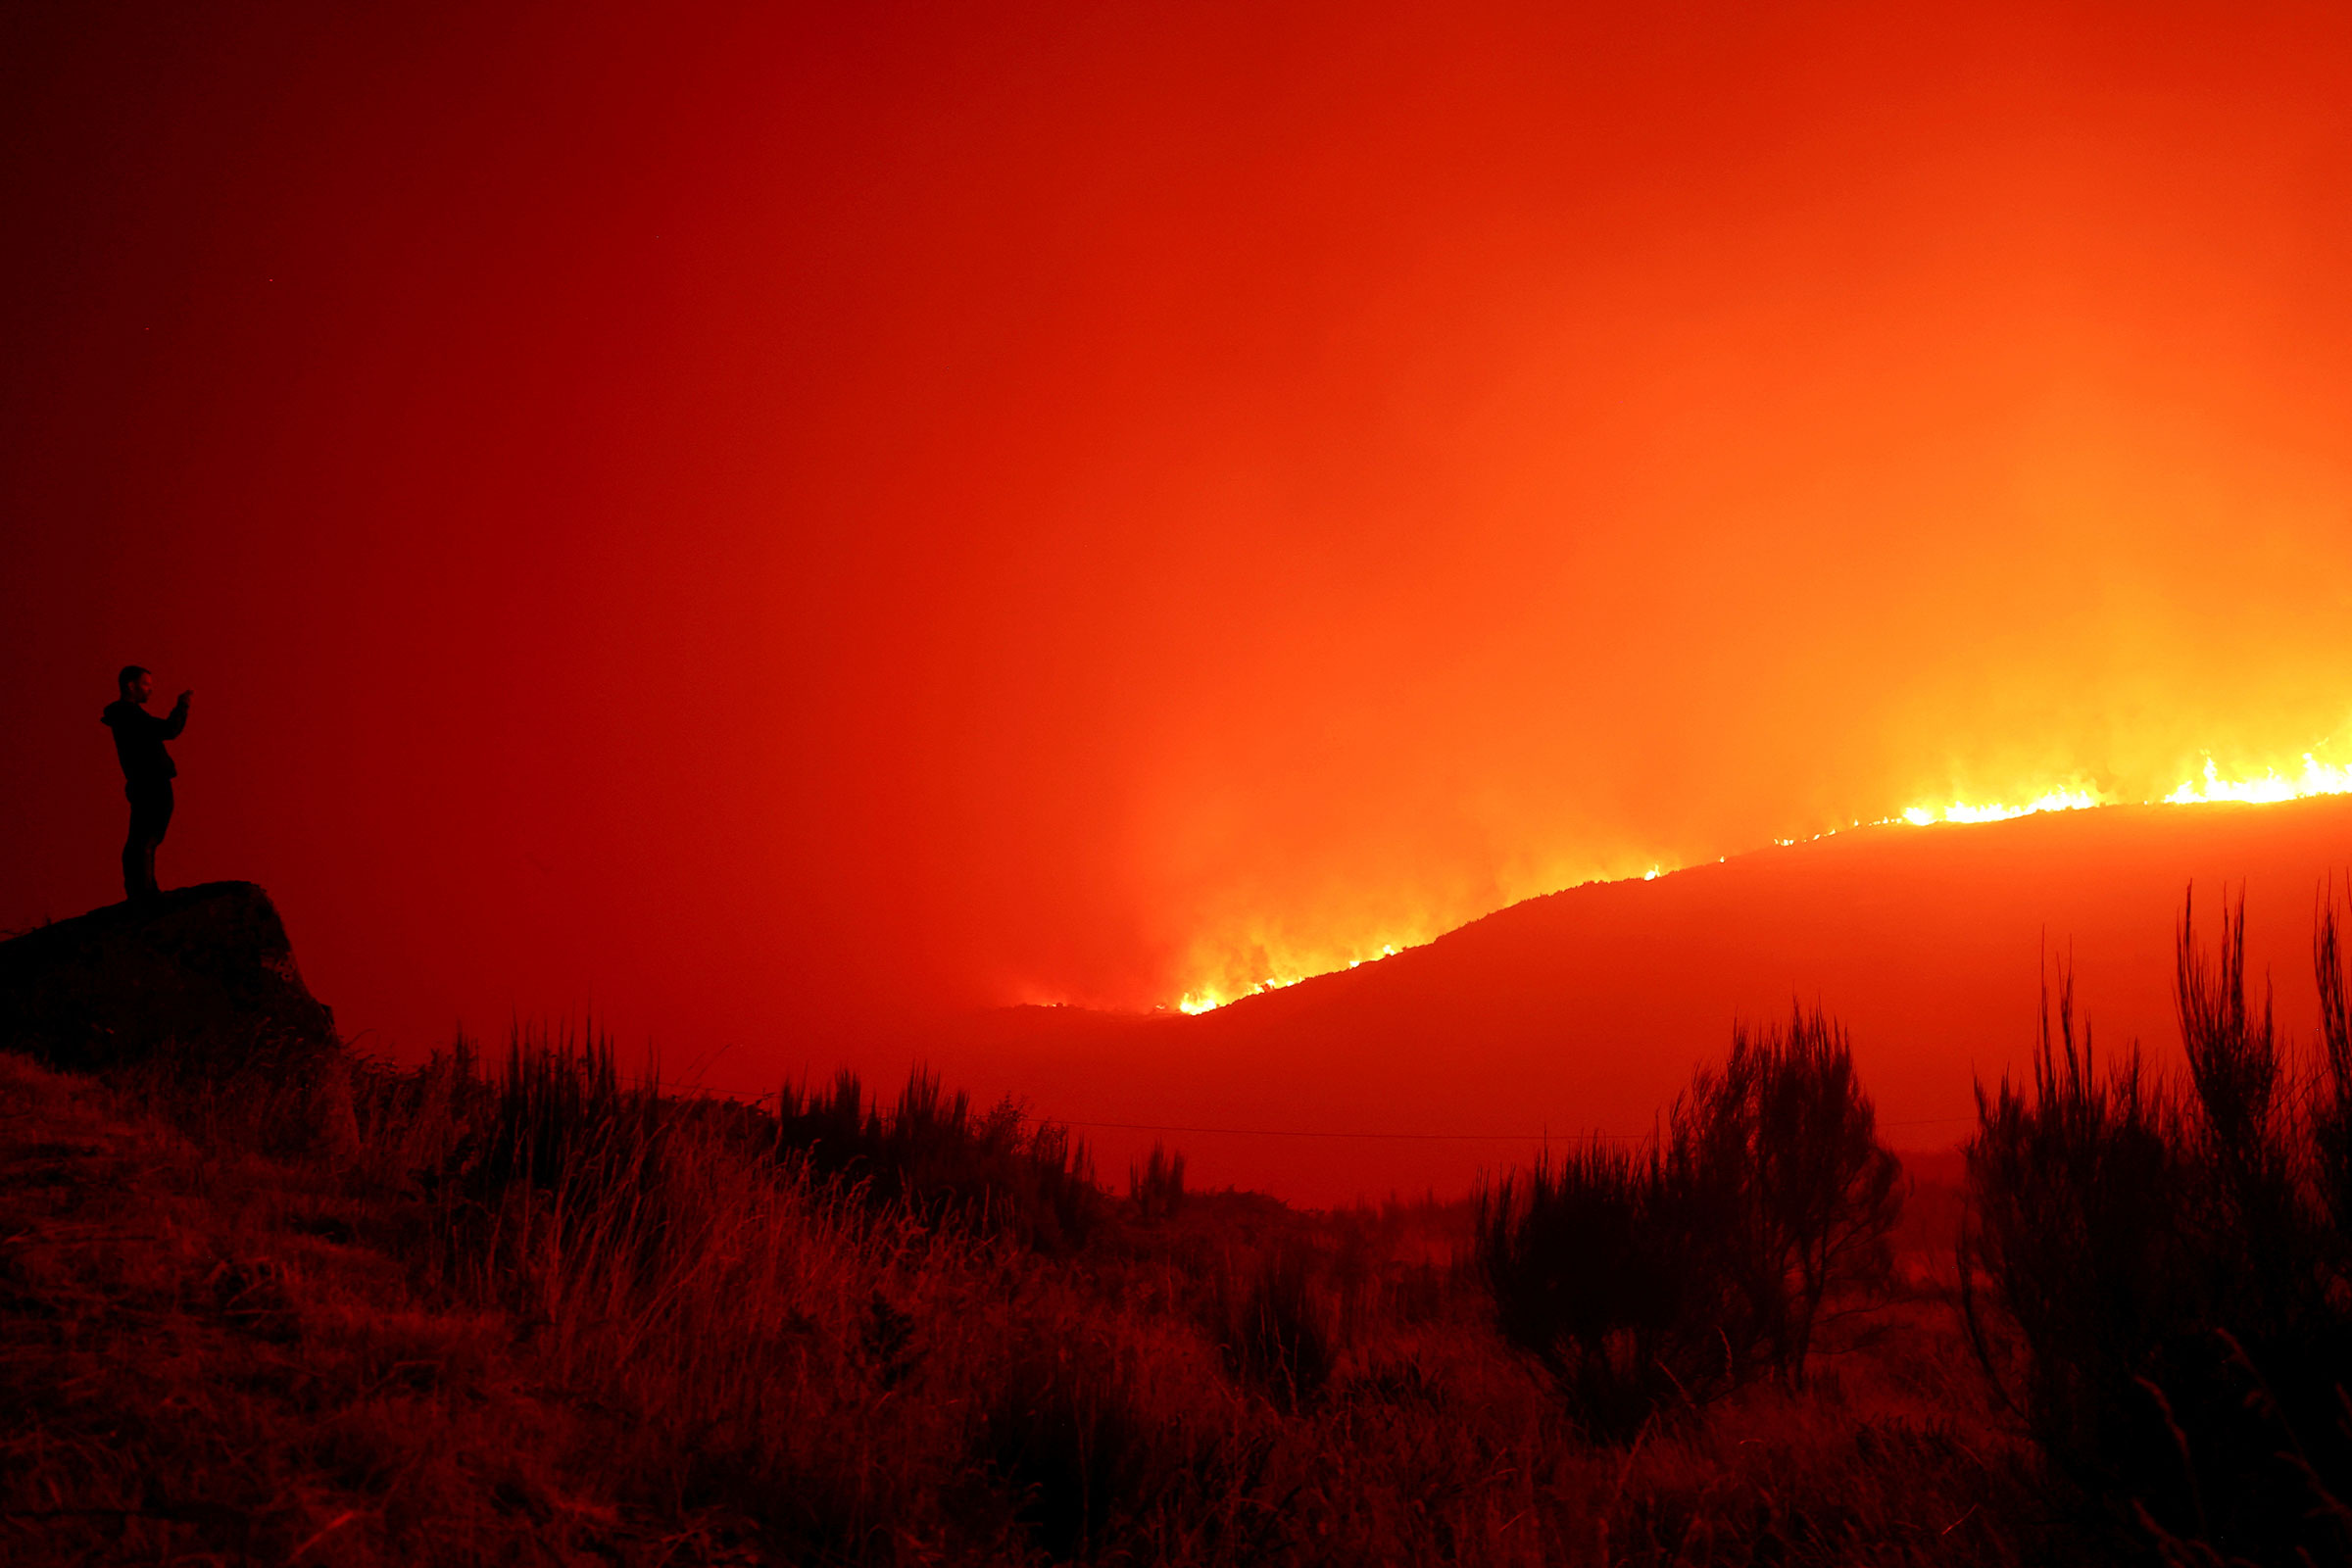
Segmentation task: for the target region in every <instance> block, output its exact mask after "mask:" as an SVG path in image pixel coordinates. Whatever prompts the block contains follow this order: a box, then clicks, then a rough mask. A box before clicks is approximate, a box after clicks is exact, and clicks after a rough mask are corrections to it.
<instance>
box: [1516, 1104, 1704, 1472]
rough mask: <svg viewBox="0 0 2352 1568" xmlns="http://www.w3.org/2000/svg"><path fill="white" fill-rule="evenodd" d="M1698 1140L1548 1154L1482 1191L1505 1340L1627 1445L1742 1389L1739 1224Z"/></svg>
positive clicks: (1574, 1406)
mask: <svg viewBox="0 0 2352 1568" xmlns="http://www.w3.org/2000/svg"><path fill="white" fill-rule="evenodd" d="M1692 1152H1693V1151H1692V1148H1691V1144H1690V1142H1689V1140H1688V1139H1686V1138H1684V1137H1682V1136H1679V1129H1678V1136H1677V1137H1675V1138H1674V1139H1673V1141H1672V1142H1671V1143H1669V1144H1668V1145H1666V1146H1664V1147H1660V1146H1658V1145H1655V1144H1653V1145H1652V1146H1651V1147H1650V1148H1648V1149H1647V1150H1644V1151H1642V1152H1638V1153H1637V1152H1631V1151H1627V1150H1624V1149H1618V1148H1612V1147H1610V1146H1609V1145H1607V1144H1604V1143H1600V1142H1597V1141H1596V1142H1593V1143H1592V1144H1588V1145H1585V1146H1583V1147H1581V1148H1577V1149H1572V1150H1570V1151H1569V1152H1566V1153H1564V1154H1560V1155H1558V1156H1556V1157H1555V1156H1553V1155H1551V1154H1549V1153H1548V1152H1546V1153H1545V1154H1544V1155H1541V1156H1539V1157H1538V1158H1537V1160H1536V1162H1535V1164H1534V1165H1532V1166H1530V1167H1529V1168H1527V1169H1526V1170H1524V1171H1516V1172H1512V1173H1510V1174H1508V1175H1506V1176H1504V1177H1503V1178H1502V1180H1501V1181H1500V1182H1499V1183H1498V1184H1497V1185H1496V1186H1495V1188H1494V1189H1493V1190H1491V1191H1490V1192H1489V1193H1487V1194H1485V1195H1482V1198H1481V1200H1480V1203H1479V1211H1478V1242H1477V1257H1478V1265H1479V1272H1480V1274H1481V1275H1482V1276H1483V1278H1484V1280H1485V1283H1486V1286H1487V1289H1488V1291H1489V1293H1490V1294H1491V1295H1492V1297H1493V1299H1494V1303H1495V1327H1496V1328H1497V1329H1499V1330H1500V1331H1501V1333H1502V1337H1503V1338H1504V1339H1505V1340H1507V1341H1508V1342H1509V1343H1510V1344H1512V1345H1513V1346H1515V1347H1517V1348H1519V1349H1521V1350H1524V1351H1526V1352H1527V1353H1528V1354H1530V1355H1532V1356H1533V1357H1534V1358H1535V1360H1536V1361H1537V1363H1538V1364H1539V1365H1541V1366H1542V1367H1543V1368H1544V1371H1545V1372H1546V1373H1548V1374H1549V1375H1550V1377H1551V1380H1552V1382H1553V1384H1554V1386H1555V1387H1556V1388H1557V1389H1558V1390H1559V1391H1560V1393H1561V1394H1562V1396H1563V1397H1565V1398H1566V1400H1567V1402H1568V1405H1569V1407H1570V1409H1571V1410H1572V1411H1573V1412H1574V1413H1575V1415H1576V1417H1577V1418H1578V1420H1579V1421H1581V1422H1582V1423H1583V1424H1584V1425H1585V1426H1586V1427H1587V1428H1588V1429H1589V1430H1590V1431H1592V1432H1593V1433H1594V1434H1596V1435H1598V1436H1603V1437H1624V1436H1628V1435H1630V1434H1632V1433H1633V1432H1634V1431H1636V1430H1637V1429H1639V1428H1640V1427H1641V1426H1642V1423H1643V1422H1645V1421H1646V1420H1648V1418H1649V1415H1650V1413H1651V1412H1652V1411H1653V1410H1654V1409H1656V1408H1657V1407H1658V1406H1659V1405H1660V1404H1661V1403H1663V1402H1665V1401H1667V1400H1669V1399H1676V1398H1679V1399H1682V1400H1686V1401H1692V1402H1695V1401H1696V1400H1698V1399H1700V1398H1704V1397H1710V1396H1712V1395H1713V1394H1716V1393H1719V1392H1721V1391H1722V1390H1723V1389H1725V1388H1728V1387H1729V1386H1730V1385H1731V1384H1732V1383H1733V1382H1734V1381H1735V1380H1736V1377H1737V1373H1738V1371H1739V1369H1738V1368H1736V1367H1735V1366H1734V1365H1733V1357H1734V1349H1733V1345H1732V1341H1731V1340H1730V1339H1729V1338H1728V1337H1727V1335H1726V1333H1725V1326H1726V1324H1727V1323H1728V1321H1729V1319H1730V1312H1729V1310H1728V1309H1729V1306H1730V1298H1729V1290H1728V1286H1729V1281H1728V1279H1727V1277H1726V1270H1725V1268H1724V1259H1723V1252H1722V1248H1721V1227H1722V1225H1723V1223H1724V1222H1725V1221H1726V1220H1727V1219H1728V1217H1729V1216H1728V1214H1726V1213H1725V1212H1723V1209H1722V1205H1721V1203H1720V1201H1718V1195H1717V1194H1716V1193H1714V1192H1712V1191H1710V1190H1709V1189H1708V1187H1707V1185H1706V1184H1705V1183H1704V1182H1703V1181H1702V1180H1700V1178H1699V1171H1698V1169H1697V1166H1696V1164H1695V1162H1694V1161H1693V1160H1692V1159H1691V1153H1692Z"/></svg>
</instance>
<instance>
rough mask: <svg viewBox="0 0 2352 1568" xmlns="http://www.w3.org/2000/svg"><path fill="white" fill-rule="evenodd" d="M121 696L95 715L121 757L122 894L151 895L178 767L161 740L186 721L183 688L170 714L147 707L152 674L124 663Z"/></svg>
mask: <svg viewBox="0 0 2352 1568" xmlns="http://www.w3.org/2000/svg"><path fill="white" fill-rule="evenodd" d="M115 687H116V689H117V690H118V691H120V692H121V693H122V696H121V698H120V699H119V700H118V701H116V702H113V703H109V704H108V705H107V709H106V711H105V713H103V714H102V715H100V716H101V717H102V719H103V720H104V722H105V724H106V727H107V728H109V729H111V730H113V731H114V732H115V756H117V757H118V758H120V759H122V761H123V794H124V795H127V796H128V797H130V837H129V838H128V839H126V840H124V841H123V897H124V898H126V899H150V898H153V897H154V896H155V894H156V892H157V889H156V885H155V852H156V848H157V846H159V845H161V844H162V843H163V842H164V830H165V829H166V828H168V827H170V826H171V825H172V780H173V779H174V778H176V777H178V776H179V769H178V768H176V767H173V766H172V754H171V753H170V752H167V751H165V750H164V742H166V741H171V740H177V739H178V738H179V732H180V731H181V730H183V729H185V728H186V727H187V723H188V698H189V697H190V696H191V695H192V694H191V693H188V692H181V693H180V694H179V701H178V702H176V703H174V704H172V716H171V717H170V718H158V717H156V716H155V715H154V714H153V713H150V712H149V711H147V699H148V698H149V697H151V696H153V695H154V694H155V677H153V676H152V675H150V674H148V673H147V671H146V670H144V669H142V668H140V667H139V666H138V665H137V664H125V665H123V672H122V673H121V674H119V675H117V676H116V677H115Z"/></svg>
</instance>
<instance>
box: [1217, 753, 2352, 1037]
mask: <svg viewBox="0 0 2352 1568" xmlns="http://www.w3.org/2000/svg"><path fill="white" fill-rule="evenodd" d="M2322 795H2352V766H2345V765H2339V764H2337V763H2332V762H2323V761H2321V760H2319V759H2318V758H2316V757H2314V756H2313V755H2312V754H2311V753H2309V752H2305V753H2304V754H2303V770H2302V772H2301V773H2299V774H2283V773H2280V772H2279V771H2278V769H2277V768H2265V769H2264V770H2263V774H2262V776H2261V777H2260V778H2224V777H2222V775H2221V769H2220V768H2218V767H2217V766H2215V764H2214V760H2213V759H2212V758H2211V757H2208V758H2206V759H2205V776H2204V779H2203V780H2202V781H2201V782H2200V781H2199V780H2197V779H2183V780H2182V781H2181V783H2180V788H2179V789H2177V790H2175V791H2173V792H2172V793H2171V794H2170V795H2166V796H2163V797H2162V798H2160V799H2158V800H2154V801H2142V802H2139V803H2137V804H2140V805H2144V806H2206V805H2214V804H2219V803H2222V802H2238V803H2241V804H2248V805H2267V804H2270V803H2273V802H2278V801H2300V800H2309V799H2312V798H2313V797H2316V796H2322ZM2129 804H2132V803H2131V802H2130V801H2129V800H2128V799H2127V798H2125V797H2123V796H2119V795H2112V794H2109V793H2108V792H2106V791H2104V790H2101V789H2099V788H2098V787H2096V786H2095V785H2088V784H2083V783H2081V782H2080V781H2077V782H2074V783H2070V784H2067V785H2064V786H2061V787H2060V788H2057V789H2053V790H2049V791H2047V792H2045V793H2044V794H2041V795H2038V796H2035V797H2034V799H2033V800H2031V801H2028V802H2027V803H2026V804H2024V805H2023V806H2010V805H2006V804H2003V803H1999V802H1994V803H1989V804H1983V805H1978V804H1972V803H1970V802H1967V801H1954V802H1952V803H1951V804H1950V805H1949V806H1931V805H1926V804H1922V805H1918V806H1913V807H1910V808H1907V809H1905V810H1903V811H1902V812H1901V814H1899V815H1896V816H1888V817H1882V818H1880V819H1879V820H1878V821H1877V822H1873V823H1863V822H1855V823H1853V824H1852V826H1854V827H1864V826H1871V827H1881V826H1892V825H1896V824H1908V825H1910V826H1912V827H1929V826H1932V825H1934V824H1936V823H1938V822H2005V821H2008V820H2010V819H2011V818H2013V817H2020V816H2033V815H2035V814H2037V813H2039V812H2042V811H2085V810H2091V809H2096V808H2098V807H2102V806H2124V805H2129ZM1837 832H1838V829H1836V828H1832V829H1830V830H1829V832H1827V833H1816V834H1814V835H1813V838H1815V839H1823V838H1830V837H1833V836H1835V835H1836V834H1837ZM1798 842H1800V841H1799V840H1797V839H1775V840H1773V843H1774V844H1776V845H1782V846H1787V845H1790V844H1795V843H1798ZM1802 842H1810V841H1809V840H1808V841H1802ZM1679 869H1681V868H1680V867H1679V866H1670V865H1665V864H1663V863H1660V864H1655V865H1652V866H1651V867H1650V868H1649V869H1648V870H1646V871H1644V872H1642V880H1643V881H1644V882H1649V881H1655V880H1656V879H1657V878H1658V877H1659V876H1661V875H1663V874H1665V873H1666V872H1668V871H1672V870H1679ZM1396 954H1397V944H1395V943H1387V944H1384V945H1383V946H1382V947H1381V949H1380V951H1379V952H1378V953H1373V954H1367V955H1366V956H1363V957H1359V958H1351V959H1349V960H1348V968H1350V969H1355V968H1360V967H1362V966H1363V965H1364V964H1366V963H1376V962H1378V961H1379V960H1380V959H1382V958H1386V957H1393V956H1396ZM1321 972H1323V973H1334V972H1336V971H1333V970H1325V971H1321ZM1311 978H1313V976H1312V975H1309V974H1304V973H1300V974H1290V975H1268V976H1267V977H1266V978H1265V979H1263V980H1260V981H1258V982H1257V983H1256V984H1254V985H1252V986H1251V987H1250V989H1249V990H1247V991H1240V992H1226V991H1223V990H1221V989H1218V988H1215V987H1206V986H1204V987H1201V989H1199V990H1196V991H1190V992H1187V993H1186V994H1185V996H1184V999H1183V1000H1182V1001H1180V1002H1178V1003H1177V1004H1176V1005H1177V1008H1178V1009H1179V1010H1180V1011H1183V1012H1187V1013H1193V1014H1200V1013H1203V1012H1208V1011H1211V1010H1213V1009H1215V1008H1217V1007H1221V1006H1223V1005H1226V1004H1227V1003H1229V1002H1238V1001H1240V1000H1241V999H1242V998H1243V997H1245V996H1258V995H1261V994H1263V993H1265V992H1268V991H1281V990H1283V989H1285V988H1287V987H1290V986H1295V985H1297V984H1298V983H1299V981H1301V980H1306V979H1311Z"/></svg>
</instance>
